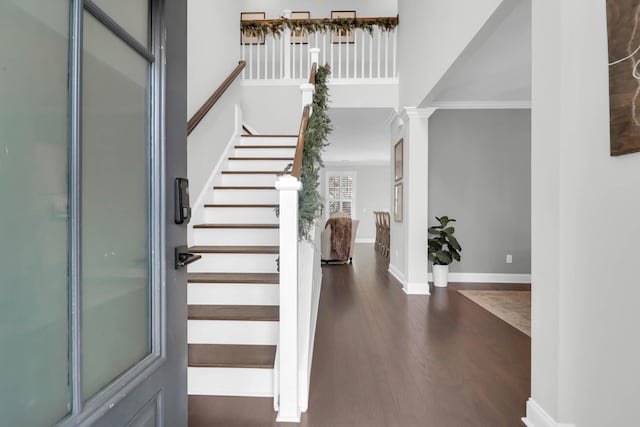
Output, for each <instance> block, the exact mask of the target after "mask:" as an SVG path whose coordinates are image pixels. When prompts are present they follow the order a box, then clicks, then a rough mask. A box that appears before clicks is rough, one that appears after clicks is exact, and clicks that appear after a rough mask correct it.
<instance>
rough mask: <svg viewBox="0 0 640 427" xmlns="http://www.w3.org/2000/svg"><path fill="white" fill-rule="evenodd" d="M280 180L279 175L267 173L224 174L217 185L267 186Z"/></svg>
mask: <svg viewBox="0 0 640 427" xmlns="http://www.w3.org/2000/svg"><path fill="white" fill-rule="evenodd" d="M277 180H278V175H275V174H274V175H266V174H260V175H256V174H222V175H220V180H219V182H218V183H217V185H232V186H238V185H241V186H256V185H259V186H267V185H275V183H276V181H277Z"/></svg>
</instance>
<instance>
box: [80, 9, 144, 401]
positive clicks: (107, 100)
mask: <svg viewBox="0 0 640 427" xmlns="http://www.w3.org/2000/svg"><path fill="white" fill-rule="evenodd" d="M83 52H84V58H83V61H84V63H83V101H82V113H83V119H82V120H83V135H82V137H83V138H82V281H83V282H82V283H83V288H82V303H83V310H82V314H83V318H82V339H83V360H82V371H83V398H84V399H87V398H89V397H91V396H92V395H94V394H95V393H96V392H98V391H99V390H100V389H101V388H103V387H105V386H106V385H108V384H109V383H111V382H112V381H113V380H114V379H115V378H116V377H118V376H119V375H120V374H122V373H123V372H125V371H126V370H127V369H129V368H131V367H132V366H134V365H135V364H136V363H137V362H140V361H141V360H142V359H144V357H145V356H147V355H148V354H149V352H150V348H151V347H150V326H149V325H150V304H149V295H150V291H149V289H150V288H149V283H150V277H149V208H148V205H149V203H148V198H149V197H148V195H149V191H148V188H149V184H148V175H149V173H148V170H149V167H148V163H149V162H148V154H147V153H148V146H149V131H148V121H149V120H148V110H149V100H148V79H149V72H148V70H149V64H148V62H147V61H146V60H145V59H144V58H142V57H140V56H139V55H138V54H137V53H136V52H135V51H133V50H132V49H131V48H130V47H128V46H127V45H126V44H124V43H123V42H122V41H121V40H120V39H118V38H116V36H114V35H113V34H112V33H111V32H110V31H109V30H107V29H106V28H105V27H104V26H103V25H102V24H101V23H99V22H98V21H97V20H95V19H94V18H93V17H91V16H90V15H88V14H87V13H85V17H84V50H83Z"/></svg>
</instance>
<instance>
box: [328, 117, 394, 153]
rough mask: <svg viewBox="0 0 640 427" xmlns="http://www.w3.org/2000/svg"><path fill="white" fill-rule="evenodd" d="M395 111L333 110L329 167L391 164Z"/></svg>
mask: <svg viewBox="0 0 640 427" xmlns="http://www.w3.org/2000/svg"><path fill="white" fill-rule="evenodd" d="M392 111H393V110H392V109H391V108H331V109H329V110H328V114H329V117H330V118H331V124H332V125H333V132H332V133H331V134H330V135H329V144H330V145H329V146H328V147H327V149H326V151H325V154H324V156H323V158H324V161H325V162H326V163H336V162H358V163H388V162H389V158H390V153H389V138H390V135H389V125H388V123H387V119H388V117H389V115H390V114H391V112H392Z"/></svg>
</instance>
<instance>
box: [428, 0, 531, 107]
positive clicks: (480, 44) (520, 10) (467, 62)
mask: <svg viewBox="0 0 640 427" xmlns="http://www.w3.org/2000/svg"><path fill="white" fill-rule="evenodd" d="M505 8H506V9H505V11H504V16H497V17H495V19H493V20H490V21H489V22H488V23H487V25H486V26H485V28H483V29H482V30H481V31H480V32H479V33H478V35H477V36H476V38H475V39H474V40H473V41H472V42H471V43H470V44H469V46H468V47H467V49H465V51H464V52H463V53H462V55H460V56H459V57H458V59H457V60H456V62H455V63H454V64H453V65H452V66H451V67H450V68H449V70H448V71H447V73H446V74H445V76H444V77H443V78H442V80H441V81H440V83H439V84H438V85H437V86H436V89H435V90H434V91H433V92H432V94H431V95H430V96H429V97H427V99H426V100H425V101H426V102H424V103H423V106H430V105H436V106H437V105H438V104H439V103H456V102H470V103H472V102H480V103H481V102H510V101H511V102H513V101H515V102H522V101H529V102H530V101H531V2H530V1H528V0H515V1H509V2H505Z"/></svg>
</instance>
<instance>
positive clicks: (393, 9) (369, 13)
mask: <svg viewBox="0 0 640 427" xmlns="http://www.w3.org/2000/svg"><path fill="white" fill-rule="evenodd" d="M239 3H240V4H241V5H242V11H246V12H266V13H267V19H275V18H278V17H279V16H280V15H282V11H283V10H285V9H290V10H301V11H307V10H308V11H309V12H311V17H312V18H329V17H330V16H331V11H332V10H355V11H356V14H357V16H360V17H363V18H364V17H373V16H396V14H397V13H398V12H397V10H398V7H397V4H398V1H397V0H376V1H370V0H350V1H344V0H324V1H321V2H319V1H317V0H242V1H241V2H239Z"/></svg>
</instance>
